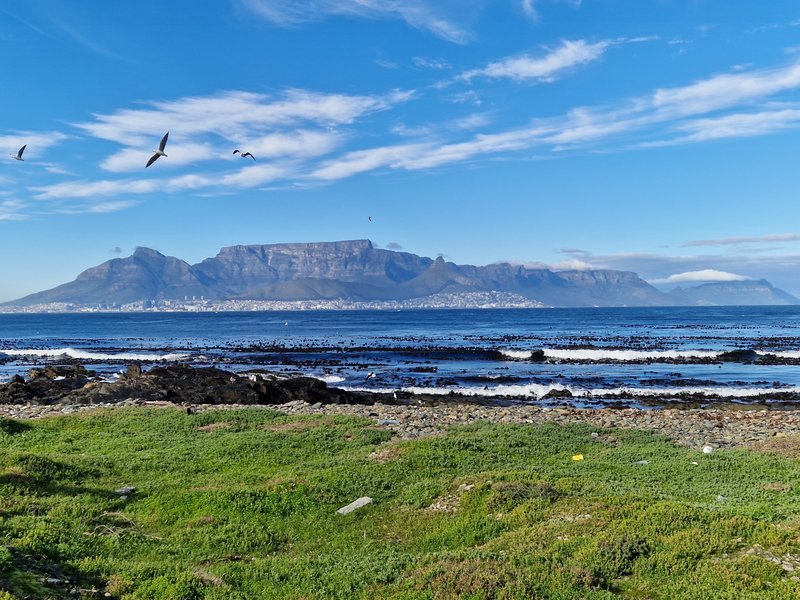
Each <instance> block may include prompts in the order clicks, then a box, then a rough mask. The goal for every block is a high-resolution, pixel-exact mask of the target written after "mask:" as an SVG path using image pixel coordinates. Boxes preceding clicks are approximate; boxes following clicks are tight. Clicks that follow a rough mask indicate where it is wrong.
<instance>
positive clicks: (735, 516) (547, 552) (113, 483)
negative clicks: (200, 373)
mask: <svg viewBox="0 0 800 600" xmlns="http://www.w3.org/2000/svg"><path fill="white" fill-rule="evenodd" d="M215 424H216V425H215ZM593 431H596V432H599V433H600V434H601V435H600V436H599V437H592V436H591V433H592V432H593ZM578 453H582V454H583V455H584V456H585V460H584V461H580V462H578V461H573V460H572V459H571V457H572V455H574V454H578ZM640 460H647V461H649V464H647V465H642V464H636V462H637V461H640ZM692 461H696V462H698V463H699V464H698V465H693V464H692ZM129 485H130V486H135V487H136V488H137V491H136V492H135V493H133V494H132V495H130V497H129V498H128V499H127V500H122V499H120V498H119V497H118V496H117V495H116V494H115V493H114V490H115V489H117V488H119V487H122V486H129ZM799 485H800V460H798V459H797V458H792V457H786V456H781V455H779V454H770V453H766V452H755V451H745V450H737V451H718V452H715V453H713V454H711V455H703V454H701V453H699V452H697V451H693V450H689V449H686V448H681V447H677V446H675V445H673V444H672V443H671V442H669V441H668V440H666V439H663V438H660V437H658V436H655V435H652V434H650V433H646V432H641V431H624V430H601V429H595V428H590V427H586V426H565V427H560V426H542V427H534V426H515V425H488V424H475V425H470V426H465V427H461V428H458V429H454V430H451V431H450V432H449V433H447V434H446V435H442V436H435V437H428V438H424V439H419V440H415V441H409V442H398V441H395V440H392V436H391V434H390V432H388V431H385V430H382V429H378V428H376V427H375V426H374V425H373V423H371V422H369V421H366V420H363V419H359V418H354V417H314V418H311V417H304V418H298V417H291V418H290V417H286V416H283V415H281V414H280V413H277V412H273V411H268V410H256V409H253V410H238V411H218V412H207V413H203V414H199V415H186V414H184V413H182V412H180V411H177V410H171V409H155V410H148V409H124V410H123V409H116V410H110V411H95V412H88V413H82V414H80V415H72V416H69V417H59V418H49V419H42V420H38V421H30V422H15V421H10V420H0V590H5V591H8V592H10V594H11V595H12V597H19V598H60V597H72V598H74V597H75V595H70V590H72V589H73V588H76V587H77V588H80V589H84V590H91V589H95V590H99V592H97V594H96V595H95V596H96V597H100V596H102V595H103V594H104V593H106V592H108V593H110V594H111V597H114V598H153V599H159V600H161V599H169V598H187V599H191V598H220V599H222V598H225V599H233V598H296V599H300V598H398V599H400V598H402V599H433V598H472V599H482V598H554V599H558V598H563V599H566V598H590V599H591V598H613V597H620V596H621V597H630V598H681V599H692V598H697V599H704V600H706V599H713V598H731V599H734V598H735V599H740V598H754V599H755V598H759V599H760V598H787V599H788V598H797V593H798V592H797V590H798V589H800V583H799V582H797V581H793V580H792V579H791V576H792V573H786V572H784V571H783V570H782V569H781V567H780V566H779V565H776V564H774V563H773V562H771V561H770V560H768V558H769V557H770V556H783V555H786V554H787V553H790V554H794V555H798V554H800V489H798V486H799ZM365 495H366V496H371V497H372V498H374V500H375V502H374V504H372V505H370V506H367V507H365V508H363V509H361V510H359V511H356V512H355V513H352V514H350V515H347V516H341V515H337V514H336V512H335V511H336V509H337V508H339V507H340V506H343V505H345V504H348V503H349V502H351V501H353V500H355V499H356V498H358V497H360V496H365ZM718 496H723V497H724V499H721V500H717V497H718ZM431 505H433V506H434V507H437V508H436V509H431V508H430V507H431ZM756 547H758V549H757V550H756V551H751V552H748V550H752V549H753V548H756ZM48 577H49V578H51V580H52V579H56V580H61V581H60V582H53V581H51V582H50V583H48V582H47V581H46V580H47V578H48ZM84 595H85V596H87V597H91V593H89V592H84ZM3 597H4V596H3V592H0V599H2V598H3Z"/></svg>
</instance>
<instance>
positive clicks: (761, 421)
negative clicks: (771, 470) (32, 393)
mask: <svg viewBox="0 0 800 600" xmlns="http://www.w3.org/2000/svg"><path fill="white" fill-rule="evenodd" d="M131 407H149V408H170V407H171V408H173V409H176V410H189V411H191V412H193V413H199V412H206V411H209V410H222V411H224V410H236V409H244V408H250V409H253V408H255V409H267V410H275V411H278V412H282V413H284V414H286V415H288V416H293V415H305V416H334V415H349V416H359V417H364V418H367V419H371V420H374V421H375V423H376V426H377V427H382V428H386V429H388V430H391V431H394V432H395V433H396V434H397V436H398V438H399V439H401V440H406V439H416V438H419V437H424V436H430V435H437V434H440V433H442V432H444V431H446V430H447V429H449V428H450V427H453V426H457V425H466V424H469V423H475V422H480V421H487V422H491V423H499V424H517V425H544V424H555V425H567V424H575V423H577V424H584V425H589V426H592V427H598V428H624V429H640V430H646V431H653V432H655V433H657V434H660V435H665V436H667V437H668V438H670V439H672V440H673V441H674V442H675V443H676V444H680V445H683V446H687V447H690V448H695V449H697V450H700V449H701V448H702V447H703V446H704V445H710V446H711V447H712V448H713V449H715V450H716V449H722V448H753V447H756V448H757V447H759V446H762V445H763V444H765V443H767V442H770V441H771V440H772V441H775V440H781V439H783V438H787V437H791V436H800V409H786V410H766V409H763V408H758V409H746V408H745V409H742V410H729V409H719V408H690V409H685V408H664V409H660V410H646V409H639V408H570V407H541V406H535V405H529V404H524V405H523V404H520V405H511V406H488V405H482V404H474V403H463V402H452V403H439V404H437V405H432V406H431V405H423V406H416V405H410V404H399V405H398V404H383V403H381V402H378V401H376V402H375V403H374V404H322V403H320V402H317V403H313V404H311V403H308V402H305V401H302V400H293V401H291V402H287V403H285V404H274V405H265V404H259V405H253V404H237V403H231V404H204V403H199V404H194V403H183V404H175V403H172V402H167V401H140V400H124V401H121V402H107V403H97V404H25V405H23V404H16V405H15V404H3V405H0V418H3V417H5V418H12V419H21V420H24V419H38V418H44V417H56V416H66V415H70V414H77V413H82V412H87V411H93V410H102V409H114V408H131ZM798 449H800V446H799V447H798Z"/></svg>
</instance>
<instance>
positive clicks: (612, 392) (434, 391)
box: [344, 383, 800, 399]
mask: <svg viewBox="0 0 800 600" xmlns="http://www.w3.org/2000/svg"><path fill="white" fill-rule="evenodd" d="M344 389H346V390H349V391H354V392H379V393H380V392H382V393H392V392H406V393H411V394H419V395H430V396H447V395H449V394H459V395H461V396H479V397H487V398H491V397H511V398H531V399H540V398H543V397H544V396H546V395H547V394H548V393H551V392H556V393H555V394H552V395H554V396H558V392H569V393H570V394H571V395H572V397H573V398H577V399H592V398H598V399H599V398H614V397H626V398H630V397H640V398H645V397H647V398H653V397H656V398H658V397H661V398H680V397H685V396H693V395H697V396H706V397H709V398H739V399H741V398H755V397H763V396H770V395H784V394H797V395H800V387H795V386H786V387H771V388H759V387H741V388H736V387H725V386H707V387H706V386H697V387H659V388H655V387H653V388H649V387H616V388H594V389H585V388H578V387H575V386H568V385H561V384H552V385H547V384H539V383H529V384H522V385H497V386H494V387H488V386H485V387H476V386H464V387H458V386H447V387H421V386H409V387H402V388H379V389H376V388H366V387H346V388H344Z"/></svg>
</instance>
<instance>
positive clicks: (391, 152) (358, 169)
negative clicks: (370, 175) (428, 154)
mask: <svg viewBox="0 0 800 600" xmlns="http://www.w3.org/2000/svg"><path fill="white" fill-rule="evenodd" d="M427 149H429V145H428V144H400V145H397V146H385V147H381V148H371V149H369V150H357V151H355V152H349V153H347V154H345V155H344V156H343V157H342V158H337V159H335V160H332V161H329V162H328V163H326V164H324V165H322V167H320V168H319V169H316V170H315V171H314V172H312V173H311V177H312V178H313V179H323V180H327V181H331V180H335V179H344V178H346V177H350V176H352V175H355V174H357V173H364V172H366V171H372V170H374V169H378V168H380V167H385V166H389V165H393V166H399V165H401V164H403V163H404V161H406V160H410V159H411V157H412V156H414V155H416V154H419V153H421V152H423V151H424V150H427Z"/></svg>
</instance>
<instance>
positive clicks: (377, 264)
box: [8, 240, 800, 306]
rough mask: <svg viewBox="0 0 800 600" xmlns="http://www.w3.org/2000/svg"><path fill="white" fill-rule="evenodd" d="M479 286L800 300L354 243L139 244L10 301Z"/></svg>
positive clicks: (553, 294)
mask: <svg viewBox="0 0 800 600" xmlns="http://www.w3.org/2000/svg"><path fill="white" fill-rule="evenodd" d="M473 292H506V293H512V294H517V295H519V296H522V297H524V298H527V299H529V300H535V301H537V302H541V303H543V304H546V305H550V306H669V305H675V304H789V303H791V304H795V303H799V302H800V301H799V300H797V299H796V298H794V297H793V296H790V295H789V294H786V293H785V292H782V291H781V290H777V289H775V288H773V287H772V286H770V285H769V283H767V282H766V281H759V282H754V281H746V282H735V283H732V284H730V283H729V284H707V285H705V286H698V287H697V288H690V289H686V290H680V289H679V290H674V291H673V292H671V293H670V294H665V293H663V292H661V291H659V290H657V289H656V288H654V287H653V286H651V285H649V284H648V283H647V282H645V281H644V280H642V279H641V278H640V277H639V276H638V275H636V273H631V272H626V271H610V270H594V271H593V270H584V271H559V272H554V271H550V270H548V269H542V268H528V267H524V266H520V265H512V264H509V263H499V264H493V265H487V266H482V267H478V266H473V265H457V264H455V263H452V262H447V261H445V260H444V259H442V258H437V259H436V260H433V259H430V258H426V257H421V256H417V255H415V254H411V253H408V252H394V251H391V250H383V249H380V248H375V246H373V244H372V243H371V242H370V241H369V240H354V241H343V242H320V243H308V244H265V245H252V246H231V247H228V248H223V249H222V250H220V252H219V253H218V254H217V255H216V256H215V257H213V258H208V259H206V260H204V261H202V262H200V263H199V264H196V265H189V264H188V263H186V262H185V261H182V260H180V259H178V258H174V257H170V256H164V255H163V254H161V253H159V252H156V251H155V250H150V249H148V248H138V249H137V250H136V251H135V252H134V253H133V255H132V256H129V257H127V258H116V259H113V260H109V261H107V262H105V263H103V264H101V265H98V266H96V267H92V268H90V269H88V270H86V271H84V272H83V273H81V274H80V275H78V277H77V278H76V279H75V281H72V282H70V283H66V284H64V285H61V286H58V287H56V288H53V289H51V290H47V291H44V292H39V293H36V294H32V295H30V296H26V297H24V298H21V299H19V300H16V301H13V302H9V303H8V304H9V305H16V306H29V305H34V304H46V303H56V302H61V303H73V304H84V305H97V304H103V305H108V304H112V303H115V304H126V303H130V302H137V301H143V300H144V301H148V300H183V299H184V298H186V297H189V298H192V297H196V298H198V299H199V297H201V296H203V297H204V298H206V299H242V300H244V299H246V300H284V301H290V300H339V299H342V300H349V301H365V302H369V301H382V300H409V299H413V298H424V297H428V296H432V295H434V294H466V293H473Z"/></svg>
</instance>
